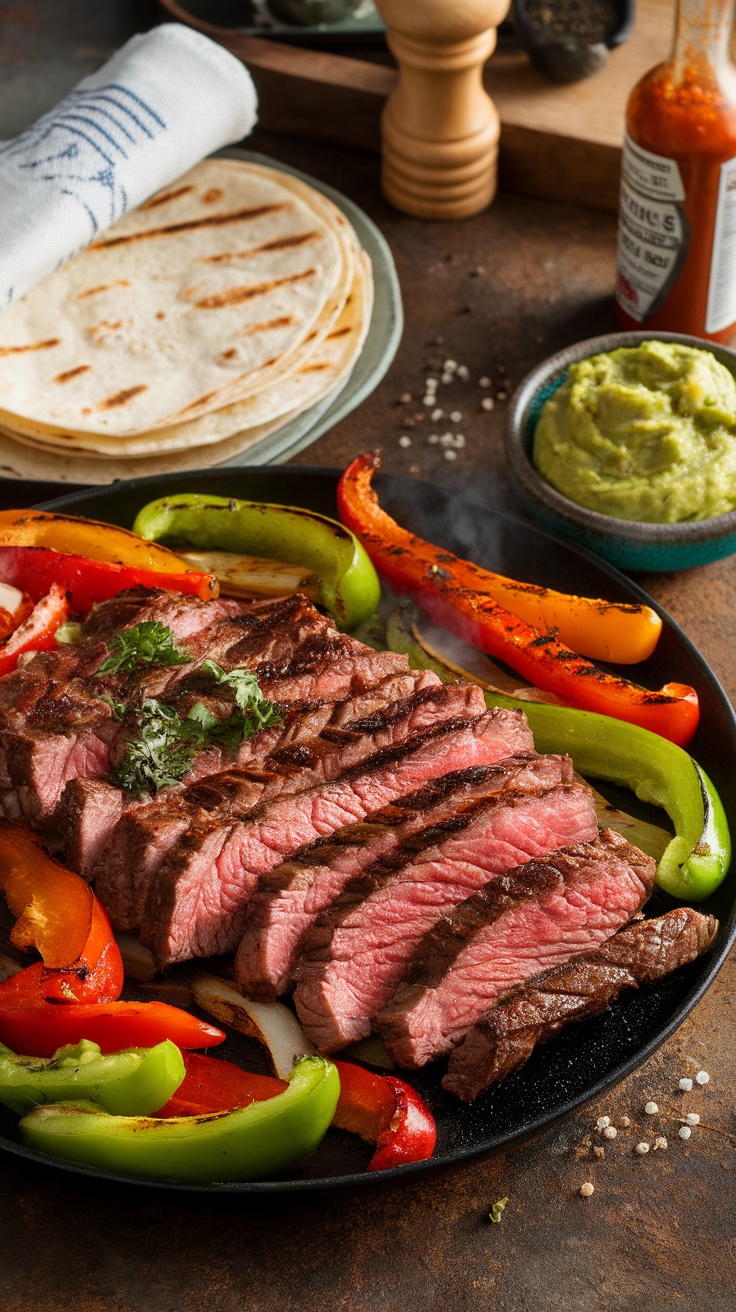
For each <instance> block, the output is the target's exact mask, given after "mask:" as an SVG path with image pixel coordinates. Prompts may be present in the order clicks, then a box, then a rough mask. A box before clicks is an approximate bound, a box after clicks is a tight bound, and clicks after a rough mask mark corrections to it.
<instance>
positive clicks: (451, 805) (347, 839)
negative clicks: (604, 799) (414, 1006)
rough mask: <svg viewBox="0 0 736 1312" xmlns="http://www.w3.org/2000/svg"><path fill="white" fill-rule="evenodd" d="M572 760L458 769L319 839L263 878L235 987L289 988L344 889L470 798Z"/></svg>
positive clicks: (561, 770) (270, 994)
mask: <svg viewBox="0 0 736 1312" xmlns="http://www.w3.org/2000/svg"><path fill="white" fill-rule="evenodd" d="M572 777H573V771H572V763H571V762H570V761H569V758H568V757H564V758H561V757H552V756H549V757H541V756H512V757H507V758H506V759H505V760H504V761H501V762H500V763H498V764H496V765H479V766H474V767H473V768H472V769H470V770H454V771H452V772H451V773H450V774H446V775H443V776H442V777H441V778H439V779H433V780H432V781H431V782H430V783H428V784H425V786H424V787H423V788H420V789H419V790H418V791H417V792H414V793H410V794H409V795H408V796H407V797H400V798H397V800H396V801H395V802H390V803H389V805H388V806H385V807H383V808H382V809H381V810H380V811H374V812H372V813H371V814H370V815H367V816H366V818H365V820H362V821H359V822H358V824H356V825H349V826H348V827H347V828H346V829H340V830H338V831H337V833H335V834H331V835H330V836H329V837H328V838H321V839H318V841H317V842H316V843H310V845H309V846H308V847H304V848H301V850H300V851H298V852H295V853H294V855H293V856H292V857H291V858H290V859H289V860H288V861H285V862H284V863H283V865H280V866H277V867H276V869H275V870H272V871H271V872H270V873H269V874H267V875H264V876H263V877H262V879H261V881H260V883H259V885H258V888H257V889H256V891H255V893H254V894H253V897H252V898H251V900H250V902H249V904H248V908H247V911H246V917H245V927H244V931H243V938H242V939H241V942H240V946H239V948H238V952H237V956H236V958H235V973H236V978H237V981H238V986H239V988H240V989H242V991H243V993H245V994H246V995H247V996H248V997H251V998H262V999H270V998H275V997H278V996H279V994H281V993H285V992H286V990H287V989H288V988H289V986H290V985H291V984H292V983H293V982H294V970H295V967H296V964H297V958H298V955H299V953H300V951H302V950H303V948H304V940H305V937H306V935H307V931H308V930H309V929H310V928H311V927H312V925H314V923H315V921H316V920H317V918H318V916H319V915H320V913H321V912H323V911H325V910H326V909H327V908H328V907H330V906H332V905H333V904H335V903H336V901H337V899H338V898H339V896H340V894H341V893H342V892H343V889H345V888H346V886H347V885H349V884H350V886H351V889H352V883H351V881H352V880H354V879H355V878H356V876H358V875H360V874H361V873H362V872H363V871H364V870H366V869H367V868H368V867H369V866H370V867H372V866H373V863H374V862H376V861H379V860H381V859H384V858H385V857H387V856H388V855H389V853H392V852H393V851H394V850H395V849H396V848H397V847H399V845H400V844H401V843H403V842H405V841H406V840H407V839H408V838H409V837H410V836H411V835H412V834H415V833H417V832H418V831H419V830H426V829H427V828H428V827H429V826H432V825H436V824H440V823H442V822H444V821H446V820H447V819H448V818H450V817H452V816H454V815H458V814H460V813H461V811H462V808H463V807H464V806H465V804H466V802H468V801H469V800H471V799H473V800H474V799H478V798H481V797H492V796H494V795H495V794H497V793H499V792H500V791H501V790H502V789H504V788H505V787H507V786H508V785H509V784H510V782H511V781H512V780H513V784H514V787H515V788H519V789H521V788H524V787H525V786H526V787H529V786H531V787H532V788H535V787H541V786H545V785H550V786H552V785H554V784H558V783H560V782H570V781H571V780H572Z"/></svg>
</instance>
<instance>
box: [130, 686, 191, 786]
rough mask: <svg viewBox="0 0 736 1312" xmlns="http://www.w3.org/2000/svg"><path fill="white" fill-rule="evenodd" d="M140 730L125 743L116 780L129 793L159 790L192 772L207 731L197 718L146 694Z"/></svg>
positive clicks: (141, 713)
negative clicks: (183, 717) (164, 704)
mask: <svg viewBox="0 0 736 1312" xmlns="http://www.w3.org/2000/svg"><path fill="white" fill-rule="evenodd" d="M140 720H141V724H140V730H139V733H138V736H137V737H136V738H129V739H128V741H127V742H126V744H125V752H124V754H123V759H122V760H121V762H120V764H119V765H118V766H117V768H116V769H115V770H114V771H113V774H112V781H113V783H115V784H117V786H118V788H123V789H124V790H125V792H126V793H132V794H133V796H134V797H139V796H140V795H141V793H151V794H154V793H157V792H158V790H159V789H160V788H165V787H166V785H167V784H176V783H178V782H179V780H180V779H183V778H184V776H185V775H186V774H188V773H189V771H190V769H191V766H192V761H193V760H194V755H195V752H196V751H197V748H198V747H200V746H202V743H203V741H204V738H205V731H204V730H203V728H202V726H201V725H199V724H197V723H196V721H194V720H182V718H181V716H180V715H178V714H177V712H176V711H175V710H174V708H173V706H162V704H161V702H158V701H156V699H155V698H154V697H146V698H145V699H144V702H143V705H142V706H141V710H140Z"/></svg>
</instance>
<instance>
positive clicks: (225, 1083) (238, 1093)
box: [157, 1052, 289, 1116]
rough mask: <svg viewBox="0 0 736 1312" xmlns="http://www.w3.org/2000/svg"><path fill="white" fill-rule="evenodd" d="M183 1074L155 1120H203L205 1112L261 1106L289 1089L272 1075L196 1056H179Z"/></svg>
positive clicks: (192, 1053)
mask: <svg viewBox="0 0 736 1312" xmlns="http://www.w3.org/2000/svg"><path fill="white" fill-rule="evenodd" d="M182 1056H183V1058H184V1067H185V1070H186V1074H185V1076H184V1079H183V1081H182V1083H181V1084H180V1085H179V1087H178V1089H177V1090H176V1092H175V1093H174V1094H172V1096H171V1097H170V1098H169V1100H168V1102H167V1103H165V1104H164V1105H163V1106H162V1107H161V1108H160V1110H159V1111H158V1112H157V1115H158V1116H202V1115H206V1114H207V1112H229V1111H232V1110H233V1108H235V1107H248V1106H250V1104H251V1103H252V1102H264V1101H265V1099H266V1098H275V1097H276V1094H277V1093H283V1092H284V1090H285V1089H288V1087H289V1086H288V1084H287V1082H286V1080H277V1079H275V1078H274V1076H273V1075H254V1074H253V1073H252V1072H251V1071H243V1070H241V1069H240V1067H239V1066H235V1065H234V1063H233V1062H231V1061H221V1060H220V1058H219V1057H204V1056H202V1054H201V1053H199V1052H185V1053H182Z"/></svg>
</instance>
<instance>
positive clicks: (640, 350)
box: [533, 341, 736, 524]
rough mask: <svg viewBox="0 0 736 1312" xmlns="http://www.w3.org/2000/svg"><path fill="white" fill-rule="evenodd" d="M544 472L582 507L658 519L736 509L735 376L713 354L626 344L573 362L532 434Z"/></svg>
mask: <svg viewBox="0 0 736 1312" xmlns="http://www.w3.org/2000/svg"><path fill="white" fill-rule="evenodd" d="M533 460H534V464H535V466H536V469H537V470H538V472H539V473H540V474H541V475H542V477H543V478H545V479H546V480H547V482H548V483H551V484H552V486H553V487H554V488H556V489H557V491H558V492H562V493H563V494H564V495H565V496H566V497H569V498H570V499H571V500H572V501H577V502H578V504H579V505H582V506H587V507H588V508H589V509H591V510H598V511H600V513H601V514H603V515H616V516H617V517H618V518H620V519H634V520H640V521H646V522H648V523H657V524H676V523H679V522H680V521H682V520H694V519H709V518H710V517H711V516H713V515H723V514H725V513H726V512H727V511H729V510H733V509H734V508H736V380H735V379H734V377H733V375H732V374H731V373H730V372H729V370H728V369H727V368H726V367H725V366H724V365H722V364H720V363H719V362H718V360H716V358H715V356H714V355H711V353H710V351H707V350H696V349H695V348H693V347H691V346H680V345H677V344H675V343H673V342H657V341H651V342H643V343H642V345H641V346H633V347H627V346H624V347H620V348H619V349H618V350H616V351H609V352H606V353H604V354H602V355H595V356H592V357H591V358H590V359H588V360H580V361H578V363H576V364H572V365H570V368H569V369H568V371H567V375H566V378H565V381H564V382H563V384H562V386H561V387H560V388H558V390H557V391H556V392H555V393H554V394H553V395H552V396H551V397H549V399H548V400H547V401H546V402H545V405H544V407H543V409H542V413H541V415H540V417H539V421H538V423H537V427H536V430H535V433H534V449H533Z"/></svg>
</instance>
